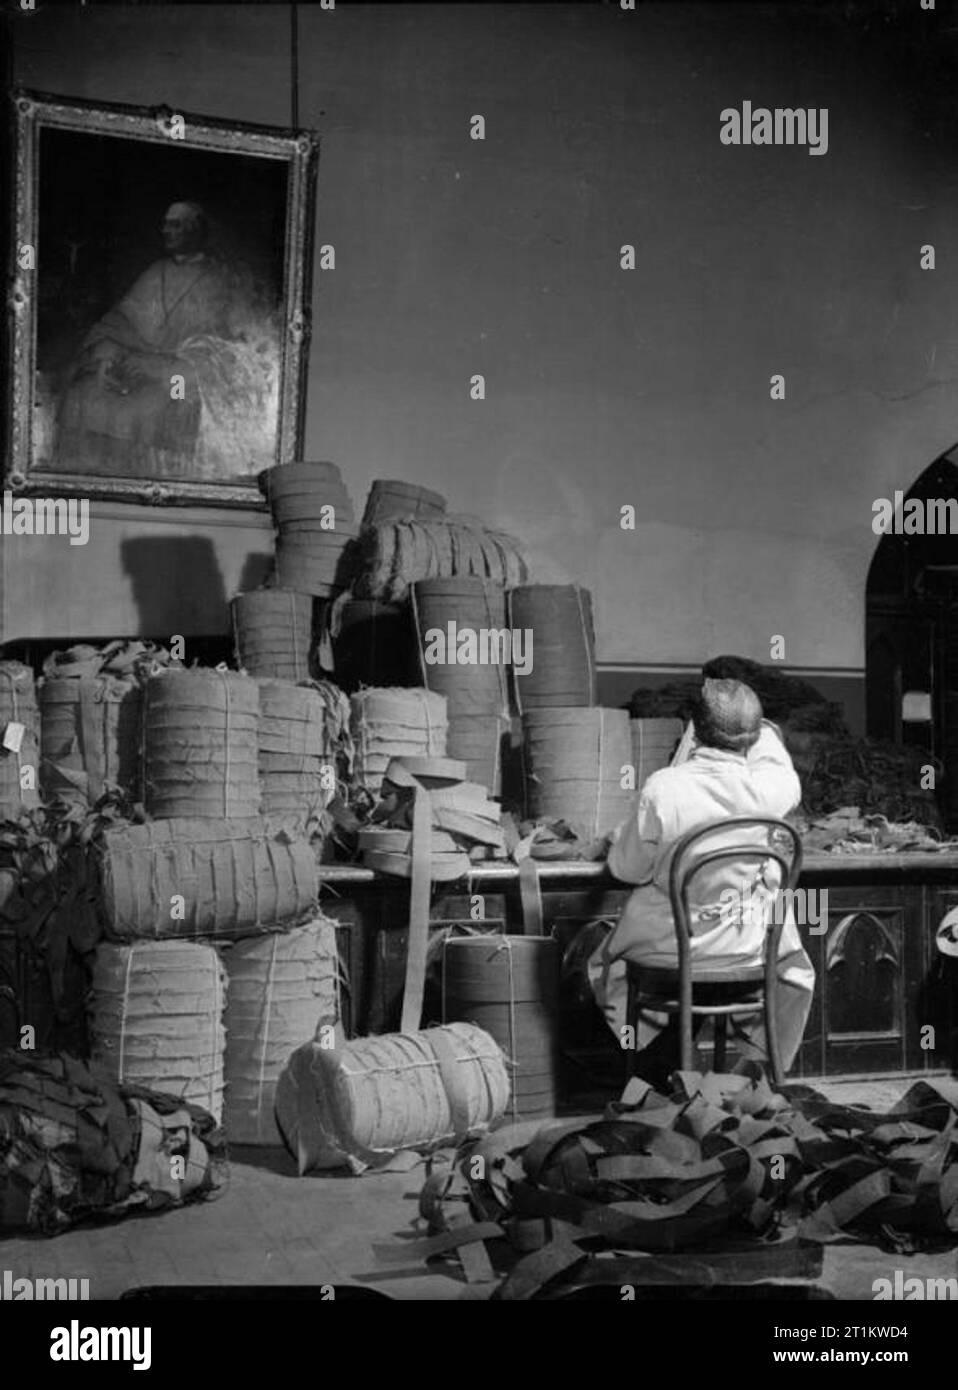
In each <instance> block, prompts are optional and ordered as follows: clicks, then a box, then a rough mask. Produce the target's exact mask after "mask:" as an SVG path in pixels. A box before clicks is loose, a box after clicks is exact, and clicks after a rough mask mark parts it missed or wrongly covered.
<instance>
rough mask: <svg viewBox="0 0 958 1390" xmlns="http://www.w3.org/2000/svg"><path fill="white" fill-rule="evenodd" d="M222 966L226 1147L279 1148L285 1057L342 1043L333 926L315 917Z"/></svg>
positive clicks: (228, 957)
mask: <svg viewBox="0 0 958 1390" xmlns="http://www.w3.org/2000/svg"><path fill="white" fill-rule="evenodd" d="M224 959H225V963H226V969H227V972H228V974H229V991H228V1001H227V1005H226V1112H225V1124H226V1131H227V1133H228V1135H229V1137H230V1140H231V1142H234V1143H238V1144H272V1145H282V1142H283V1140H282V1137H281V1135H280V1133H279V1130H278V1129H277V1128H276V1121H275V1118H274V1115H273V1110H274V1105H275V1099H276V1085H277V1082H278V1081H279V1077H280V1073H281V1072H282V1070H283V1068H284V1067H285V1065H286V1063H287V1062H288V1061H289V1057H290V1054H291V1053H292V1052H293V1050H294V1049H295V1048H297V1047H300V1046H302V1044H303V1043H304V1042H305V1041H306V1040H308V1039H309V1038H312V1037H314V1036H318V1037H320V1038H323V1039H325V1040H327V1041H328V1042H329V1044H330V1045H333V1044H336V1045H339V1044H341V1043H342V1041H343V1038H342V1029H341V1027H340V1017H341V1012H342V1011H341V1005H340V994H341V989H342V988H343V986H344V985H345V984H346V975H345V967H344V965H343V962H342V960H341V959H340V955H339V951H338V950H337V946H336V923H335V922H334V921H332V920H331V919H330V918H329V917H324V916H323V915H322V913H320V914H319V915H318V916H316V917H315V918H314V919H313V920H312V921H311V922H306V923H304V924H303V926H301V927H296V928H294V929H293V930H292V931H290V932H283V933H279V932H273V933H271V935H270V936H268V937H265V938H264V937H260V938H257V939H256V940H255V941H253V940H251V941H241V942H237V943H236V944H235V945H233V946H230V947H228V948H227V949H226V951H225V954H224Z"/></svg>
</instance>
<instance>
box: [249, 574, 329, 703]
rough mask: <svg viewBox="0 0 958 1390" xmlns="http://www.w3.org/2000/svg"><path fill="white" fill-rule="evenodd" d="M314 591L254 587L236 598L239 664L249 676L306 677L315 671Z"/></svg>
mask: <svg viewBox="0 0 958 1390" xmlns="http://www.w3.org/2000/svg"><path fill="white" fill-rule="evenodd" d="M313 603H314V599H313V596H312V594H298V593H296V592H295V591H294V590H292V589H280V588H272V589H254V590H252V591H251V592H250V593H248V594H237V596H236V597H235V598H234V599H233V602H232V612H233V635H234V639H235V645H236V664H237V665H238V666H239V667H241V668H242V670H244V671H245V672H246V674H247V675H249V676H256V677H260V678H266V679H273V680H283V681H304V680H307V679H308V678H309V677H310V676H311V675H312V674H313V672H312V670H311V663H312V649H313Z"/></svg>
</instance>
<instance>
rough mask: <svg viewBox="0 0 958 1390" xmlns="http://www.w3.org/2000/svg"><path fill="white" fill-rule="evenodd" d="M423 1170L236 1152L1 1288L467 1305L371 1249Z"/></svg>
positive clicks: (32, 1251) (831, 1091)
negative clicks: (185, 1196) (211, 1189)
mask: <svg viewBox="0 0 958 1390" xmlns="http://www.w3.org/2000/svg"><path fill="white" fill-rule="evenodd" d="M909 1084H910V1083H909V1082H907V1081H905V1080H904V1079H901V1078H898V1079H891V1080H886V1081H868V1082H860V1081H859V1082H823V1083H816V1087H817V1089H820V1090H822V1091H824V1092H825V1093H826V1094H827V1095H829V1096H830V1097H831V1098H833V1099H835V1100H841V1101H843V1102H847V1103H854V1104H857V1105H868V1106H869V1107H871V1108H873V1109H876V1110H884V1109H887V1108H888V1107H889V1106H890V1105H891V1104H893V1103H894V1102H895V1101H896V1100H897V1099H898V1098H899V1097H900V1096H901V1095H902V1093H903V1092H904V1091H905V1090H906V1089H907V1086H908V1085H909ZM422 1178H423V1168H422V1166H421V1164H420V1165H418V1166H416V1167H413V1168H411V1169H410V1170H409V1171H407V1172H382V1173H377V1174H373V1175H366V1176H364V1177H362V1178H352V1177H348V1176H342V1177H340V1176H335V1177H329V1176H307V1177H304V1178H299V1177H297V1176H296V1173H295V1169H294V1166H293V1162H292V1160H291V1159H290V1158H289V1157H288V1156H287V1155H286V1154H285V1152H282V1151H279V1150H274V1149H261V1150H255V1149H242V1150H241V1149H236V1150H234V1152H233V1155H232V1163H231V1178H230V1185H229V1187H228V1189H227V1190H226V1192H225V1193H224V1194H223V1195H222V1196H221V1197H220V1198H219V1199H218V1200H217V1201H215V1202H209V1203H200V1204H197V1205H195V1206H191V1207H186V1208H183V1209H181V1210H178V1211H170V1212H165V1213H162V1214H158V1215H154V1216H146V1217H137V1218H129V1219H126V1220H124V1221H119V1222H116V1223H112V1224H110V1225H106V1226H101V1227H88V1228H86V1229H84V1230H82V1231H73V1232H68V1233H66V1234H64V1235H61V1236H57V1237H55V1238H53V1239H47V1238H40V1237H38V1238H30V1239H19V1238H18V1239H8V1240H4V1241H0V1277H2V1273H3V1271H5V1270H9V1271H11V1273H12V1276H13V1277H14V1278H20V1277H24V1276H26V1277H31V1276H32V1277H42V1278H59V1277H75V1278H86V1279H89V1280H90V1294H91V1297H92V1298H101V1299H114V1298H117V1297H119V1295H121V1294H122V1293H124V1292H125V1291H127V1290H130V1289H133V1288H136V1287H142V1286H144V1285H183V1284H237V1283H241V1284H251V1283H256V1284H273V1285H277V1284H278V1285H284V1284H285V1285H288V1284H296V1285H304V1284H311V1285H321V1284H344V1283H361V1284H366V1285H369V1286H374V1287H377V1288H379V1289H380V1290H382V1291H383V1292H385V1293H388V1294H389V1295H390V1296H392V1297H394V1298H399V1299H417V1300H419V1299H429V1300H437V1299H460V1298H464V1297H465V1298H469V1297H473V1296H475V1291H474V1290H471V1289H470V1288H469V1287H468V1286H466V1285H465V1284H464V1283H463V1282H462V1281H461V1278H457V1277H456V1275H455V1272H454V1268H453V1267H452V1266H449V1267H446V1268H443V1269H436V1268H435V1267H433V1266H430V1268H429V1270H427V1268H426V1266H424V1265H418V1266H413V1267H412V1268H410V1269H408V1270H407V1269H397V1268H396V1267H395V1266H394V1265H386V1264H383V1263H381V1262H380V1261H379V1260H378V1259H377V1257H376V1253H375V1251H374V1249H373V1246H374V1244H377V1243H381V1244H389V1243H391V1242H394V1241H395V1239H396V1237H397V1236H399V1234H400V1233H401V1232H403V1231H404V1230H405V1231H409V1230H410V1229H411V1225H412V1223H413V1222H414V1221H415V1219H416V1215H417V1208H416V1197H417V1196H418V1192H419V1188H420V1186H421V1184H422ZM896 1269H901V1270H902V1271H903V1277H904V1278H910V1277H913V1276H916V1275H917V1276H919V1277H954V1276H955V1275H956V1274H958V1263H956V1254H955V1252H954V1251H950V1252H946V1253H944V1254H938V1255H915V1256H901V1255H889V1254H886V1253H885V1252H883V1251H880V1250H876V1249H874V1248H872V1247H865V1246H849V1245H840V1246H830V1247H827V1248H826V1250H825V1259H824V1270H823V1278H822V1279H821V1280H820V1281H819V1282H820V1284H822V1285H823V1286H824V1287H825V1288H826V1289H828V1290H829V1291H830V1292H831V1293H832V1294H833V1295H834V1296H835V1297H836V1298H839V1299H868V1300H870V1299H871V1298H872V1296H873V1293H872V1281H873V1280H875V1279H877V1278H879V1277H881V1278H891V1279H893V1278H894V1274H895V1270H896Z"/></svg>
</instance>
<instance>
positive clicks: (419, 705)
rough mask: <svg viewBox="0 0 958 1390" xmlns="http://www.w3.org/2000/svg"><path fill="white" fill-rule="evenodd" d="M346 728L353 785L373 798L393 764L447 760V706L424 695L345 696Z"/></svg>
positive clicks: (379, 692) (377, 692)
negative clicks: (351, 754) (347, 701)
mask: <svg viewBox="0 0 958 1390" xmlns="http://www.w3.org/2000/svg"><path fill="white" fill-rule="evenodd" d="M349 727H350V733H351V735H352V740H353V750H354V763H353V770H354V774H355V778H356V781H357V782H358V783H359V784H360V786H362V787H365V788H366V790H367V791H370V792H372V793H374V794H376V795H378V793H379V790H380V788H381V786H382V780H383V773H384V772H385V771H386V768H387V767H388V766H389V763H390V761H391V760H392V759H393V758H404V757H413V758H444V757H445V756H446V734H447V730H448V719H447V715H446V700H445V697H444V696H443V695H435V694H433V693H432V692H431V691H428V690H421V689H418V688H414V689H412V690H404V689H401V688H400V687H384V688H383V689H376V688H373V687H369V688H366V689H363V690H357V691H356V693H355V694H354V695H352V696H350V724H349Z"/></svg>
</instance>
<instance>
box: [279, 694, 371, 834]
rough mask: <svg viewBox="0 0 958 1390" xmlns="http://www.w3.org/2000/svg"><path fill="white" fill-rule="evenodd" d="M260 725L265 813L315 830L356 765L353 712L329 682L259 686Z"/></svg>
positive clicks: (347, 702)
mask: <svg viewBox="0 0 958 1390" xmlns="http://www.w3.org/2000/svg"><path fill="white" fill-rule="evenodd" d="M259 693H260V709H259V724H258V734H257V737H258V746H259V775H260V784H261V789H262V806H263V813H264V814H265V815H269V816H274V817H276V816H280V817H282V818H283V819H284V820H286V819H291V820H293V821H294V822H296V823H297V824H299V825H302V826H308V825H312V824H314V823H316V822H318V821H320V820H321V818H322V813H323V811H324V810H325V808H326V807H327V806H328V805H329V803H330V802H331V801H332V799H333V797H334V796H335V795H336V784H337V780H338V775H339V773H340V770H343V771H348V769H349V767H350V765H351V761H352V740H351V736H350V733H349V717H350V706H349V701H348V699H347V698H346V696H345V695H344V694H343V692H342V691H341V690H340V689H339V688H338V687H337V686H335V685H332V684H330V683H329V682H328V681H313V682H309V683H306V682H302V683H300V684H299V685H293V684H292V683H291V682H289V681H277V680H261V681H260V682H259Z"/></svg>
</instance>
